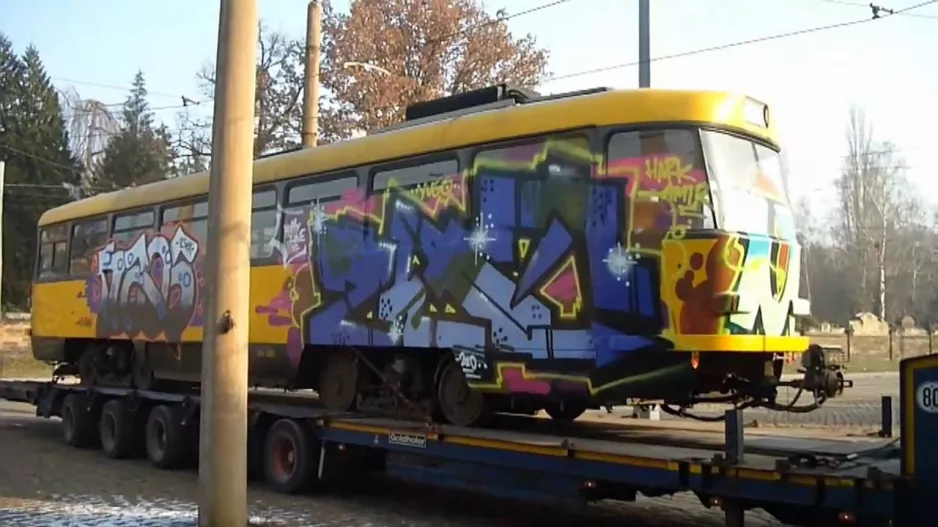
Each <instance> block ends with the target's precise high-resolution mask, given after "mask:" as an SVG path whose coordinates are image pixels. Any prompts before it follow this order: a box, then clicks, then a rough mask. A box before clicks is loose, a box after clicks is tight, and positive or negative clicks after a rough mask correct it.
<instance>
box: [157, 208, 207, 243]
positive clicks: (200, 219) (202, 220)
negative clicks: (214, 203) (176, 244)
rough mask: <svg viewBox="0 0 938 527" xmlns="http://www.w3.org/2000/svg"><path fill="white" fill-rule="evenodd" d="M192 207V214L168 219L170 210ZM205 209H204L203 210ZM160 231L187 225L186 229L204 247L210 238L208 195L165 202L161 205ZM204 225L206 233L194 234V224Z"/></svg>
mask: <svg viewBox="0 0 938 527" xmlns="http://www.w3.org/2000/svg"><path fill="white" fill-rule="evenodd" d="M189 206H191V207H192V216H190V217H188V218H185V219H183V220H180V219H179V218H176V219H173V220H170V221H167V220H166V213H167V212H169V211H177V210H181V209H183V208H185V207H189ZM203 209H204V210H203ZM159 219H160V221H159V231H160V232H164V231H165V229H166V228H167V227H169V226H174V225H182V226H184V227H186V229H185V231H186V234H188V235H189V236H190V237H193V238H194V239H195V241H196V242H197V243H198V244H199V247H200V248H202V247H203V246H204V244H205V243H206V242H207V238H208V196H197V197H194V198H189V199H186V200H181V201H175V202H171V203H164V204H163V205H161V206H160V215H159ZM193 224H197V225H204V233H199V234H194V233H193V232H192V231H193V229H192V225H193Z"/></svg>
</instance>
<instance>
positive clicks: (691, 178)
mask: <svg viewBox="0 0 938 527" xmlns="http://www.w3.org/2000/svg"><path fill="white" fill-rule="evenodd" d="M606 163H607V168H606V170H607V173H608V175H609V176H610V177H613V178H616V177H622V178H635V179H636V181H635V183H634V185H635V187H634V192H633V193H632V195H631V204H630V205H631V209H632V224H631V229H632V231H633V232H635V233H637V234H639V235H641V233H643V232H647V233H649V234H651V235H655V236H656V235H659V234H661V233H662V232H671V233H673V234H675V235H677V234H678V232H680V231H686V230H687V229H712V228H714V226H715V225H716V223H715V218H714V214H713V205H712V202H711V199H710V188H709V185H708V183H707V177H706V171H705V170H704V169H705V165H704V161H703V155H702V152H701V148H700V138H699V134H698V133H697V132H696V131H694V130H691V129H676V130H644V131H635V132H620V133H617V134H615V135H613V136H612V137H611V138H610V139H609V144H608V150H607V153H606ZM655 233H657V234H655Z"/></svg>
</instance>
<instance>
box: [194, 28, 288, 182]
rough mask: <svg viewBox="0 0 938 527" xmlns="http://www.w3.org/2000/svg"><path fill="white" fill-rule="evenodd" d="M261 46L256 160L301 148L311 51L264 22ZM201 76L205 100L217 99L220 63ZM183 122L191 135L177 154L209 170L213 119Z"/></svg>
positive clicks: (259, 36)
mask: <svg viewBox="0 0 938 527" xmlns="http://www.w3.org/2000/svg"><path fill="white" fill-rule="evenodd" d="M257 46H258V59H257V76H256V79H257V82H256V92H255V116H256V118H255V129H254V156H255V157H258V156H261V155H263V154H266V153H270V152H274V151H280V150H285V149H289V148H293V147H296V146H297V145H299V134H300V126H301V123H302V113H303V99H302V97H303V57H304V53H305V46H304V45H303V43H302V42H301V41H300V40H296V39H291V38H289V37H288V36H287V35H285V34H283V33H280V32H277V31H273V30H270V29H269V28H268V27H267V26H265V25H264V24H263V22H262V23H261V24H260V33H259V34H258V40H257ZM196 78H197V79H198V81H199V83H200V85H201V88H202V94H203V98H204V99H205V100H210V99H212V97H214V95H215V65H214V64H208V65H206V66H204V67H203V68H202V70H201V71H199V72H198V73H197V74H196ZM178 122H179V123H180V127H181V128H182V129H184V130H185V132H186V133H185V134H182V136H181V137H179V138H178V140H177V143H176V149H177V156H178V157H180V158H189V159H192V158H199V163H198V164H199V165H200V166H201V165H202V164H204V165H205V166H207V165H208V162H209V158H210V156H211V152H209V150H210V145H211V128H212V125H211V118H210V117H206V118H193V117H192V116H191V115H190V114H189V113H188V112H183V113H182V114H180V115H179V119H178ZM180 164H185V163H180Z"/></svg>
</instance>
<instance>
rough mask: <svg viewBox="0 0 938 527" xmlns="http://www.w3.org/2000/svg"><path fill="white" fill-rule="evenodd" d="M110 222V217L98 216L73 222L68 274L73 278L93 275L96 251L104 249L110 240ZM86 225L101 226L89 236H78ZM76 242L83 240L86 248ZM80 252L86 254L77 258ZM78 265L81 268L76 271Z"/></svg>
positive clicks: (70, 231)
mask: <svg viewBox="0 0 938 527" xmlns="http://www.w3.org/2000/svg"><path fill="white" fill-rule="evenodd" d="M109 223H110V222H109V221H108V216H98V217H91V218H84V219H81V220H78V221H74V222H72V225H71V227H70V229H69V244H68V245H69V247H68V274H69V275H71V276H86V275H88V274H90V273H91V258H92V256H93V255H94V251H95V250H96V249H98V248H100V247H102V246H103V245H104V244H105V243H107V241H108V238H109V234H110V233H109V229H108V226H109ZM86 225H96V226H99V228H100V230H98V229H95V230H92V231H91V232H89V233H87V234H83V235H82V236H81V237H79V236H78V230H79V228H81V227H82V226H86ZM92 237H100V240H97V241H96V240H94V239H93V238H92ZM76 240H82V243H84V247H82V246H80V245H78V244H77V243H76ZM78 251H82V252H84V254H83V255H81V256H77V255H76V253H77V252H78ZM76 263H78V264H79V265H80V266H81V268H79V269H76V267H77V266H76Z"/></svg>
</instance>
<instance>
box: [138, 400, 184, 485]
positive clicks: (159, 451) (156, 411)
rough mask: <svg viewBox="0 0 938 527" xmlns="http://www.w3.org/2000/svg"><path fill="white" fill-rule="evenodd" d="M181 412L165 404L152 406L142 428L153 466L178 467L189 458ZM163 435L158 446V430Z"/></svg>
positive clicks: (148, 456)
mask: <svg viewBox="0 0 938 527" xmlns="http://www.w3.org/2000/svg"><path fill="white" fill-rule="evenodd" d="M181 413H182V412H181V411H180V410H179V409H178V408H176V407H171V406H166V405H163V404H161V405H158V406H154V407H153V409H152V410H150V415H148V416H147V424H146V427H145V428H144V440H145V444H146V452H147V458H149V460H150V463H152V464H153V466H154V467H156V468H160V469H164V470H169V469H174V468H178V467H180V466H181V465H182V464H183V463H184V462H185V461H186V460H187V459H188V458H189V445H188V444H187V439H188V437H189V434H187V433H186V429H185V427H184V426H183V425H182V415H180V414H181ZM161 429H162V431H163V433H164V435H165V437H164V439H163V441H162V443H163V445H162V448H160V438H159V435H160V430H161Z"/></svg>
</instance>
